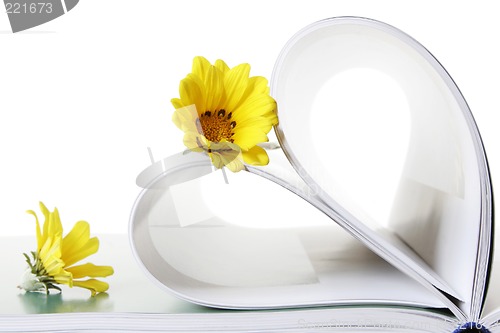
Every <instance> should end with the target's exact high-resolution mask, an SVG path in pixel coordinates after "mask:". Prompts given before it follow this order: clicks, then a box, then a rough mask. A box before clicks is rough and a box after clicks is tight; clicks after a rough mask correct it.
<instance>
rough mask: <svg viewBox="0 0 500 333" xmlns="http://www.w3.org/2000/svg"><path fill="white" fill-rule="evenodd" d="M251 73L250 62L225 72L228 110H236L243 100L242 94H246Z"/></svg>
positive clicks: (226, 106)
mask: <svg viewBox="0 0 500 333" xmlns="http://www.w3.org/2000/svg"><path fill="white" fill-rule="evenodd" d="M249 74H250V65H249V64H240V65H238V66H236V67H233V68H231V69H230V70H229V72H227V73H225V75H224V88H225V89H226V96H227V100H226V105H225V108H226V109H227V110H235V109H236V107H237V106H238V105H239V104H240V103H241V102H242V96H243V95H244V94H245V91H246V88H247V85H248V75H249Z"/></svg>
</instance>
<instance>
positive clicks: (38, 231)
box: [26, 209, 45, 251]
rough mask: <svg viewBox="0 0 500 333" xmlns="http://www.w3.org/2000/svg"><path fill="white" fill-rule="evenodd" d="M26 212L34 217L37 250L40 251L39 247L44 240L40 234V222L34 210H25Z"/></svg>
mask: <svg viewBox="0 0 500 333" xmlns="http://www.w3.org/2000/svg"><path fill="white" fill-rule="evenodd" d="M26 213H28V214H31V215H33V216H34V217H35V220H36V243H37V251H40V249H41V248H42V246H43V243H44V242H45V238H44V237H43V236H42V231H41V229H40V222H39V221H38V216H36V213H35V212H34V211H32V210H31V209H30V210H27V211H26Z"/></svg>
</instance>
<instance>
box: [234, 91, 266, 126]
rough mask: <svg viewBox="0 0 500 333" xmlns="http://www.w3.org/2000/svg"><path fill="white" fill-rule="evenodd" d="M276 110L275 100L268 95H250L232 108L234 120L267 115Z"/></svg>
mask: <svg viewBox="0 0 500 333" xmlns="http://www.w3.org/2000/svg"><path fill="white" fill-rule="evenodd" d="M274 110H276V101H275V100H274V99H273V98H272V97H271V96H269V95H265V94H259V95H252V96H251V97H250V98H248V99H247V100H245V101H244V102H243V103H242V104H240V105H239V106H238V108H237V109H236V110H234V112H233V115H234V120H235V121H236V122H238V121H240V122H241V121H243V120H245V119H248V118H253V117H258V116H264V115H268V114H270V113H271V112H273V111H274Z"/></svg>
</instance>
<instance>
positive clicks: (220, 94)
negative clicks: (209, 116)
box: [197, 66, 225, 112]
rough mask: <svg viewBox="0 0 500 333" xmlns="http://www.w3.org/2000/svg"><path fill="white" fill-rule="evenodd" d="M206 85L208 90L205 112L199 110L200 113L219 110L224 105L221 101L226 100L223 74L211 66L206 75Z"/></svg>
mask: <svg viewBox="0 0 500 333" xmlns="http://www.w3.org/2000/svg"><path fill="white" fill-rule="evenodd" d="M204 84H205V89H206V93H205V110H203V109H198V112H203V111H207V110H208V111H216V110H219V109H220V108H221V105H222V104H221V101H223V100H224V98H225V93H224V81H223V74H222V72H221V71H220V70H219V69H217V68H216V67H215V66H210V68H209V69H208V71H207V73H206V76H205V80H204ZM197 107H198V105H197Z"/></svg>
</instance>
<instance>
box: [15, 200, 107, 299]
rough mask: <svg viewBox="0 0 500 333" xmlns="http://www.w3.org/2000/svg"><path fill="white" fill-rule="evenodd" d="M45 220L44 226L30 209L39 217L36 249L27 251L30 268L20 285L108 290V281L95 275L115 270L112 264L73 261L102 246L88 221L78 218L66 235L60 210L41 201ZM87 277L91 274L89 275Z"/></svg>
mask: <svg viewBox="0 0 500 333" xmlns="http://www.w3.org/2000/svg"><path fill="white" fill-rule="evenodd" d="M40 210H41V211H42V213H43V215H44V217H45V221H44V223H43V230H41V228H40V223H39V221H38V216H37V215H36V213H35V212H34V211H32V210H28V213H29V214H31V215H33V216H34V217H35V220H36V238H37V245H38V246H37V250H36V251H33V252H31V256H32V258H30V256H28V255H27V254H24V256H25V257H26V261H27V263H28V265H29V268H28V269H27V270H26V272H25V274H24V275H23V278H22V282H21V284H20V285H19V288H21V289H24V290H26V291H45V292H47V293H48V292H49V290H50V289H56V290H59V291H61V288H59V287H58V286H57V285H56V284H65V285H68V286H69V287H73V286H76V287H81V288H86V289H88V290H90V292H91V294H92V296H94V295H96V293H99V292H104V291H106V290H108V288H109V285H108V283H106V282H103V281H100V280H97V279H94V278H95V277H106V276H109V275H112V274H113V273H114V271H113V268H112V267H111V266H96V265H94V264H91V263H86V264H83V265H76V266H73V264H75V263H77V262H78V261H80V260H82V259H84V258H86V257H88V256H90V255H92V254H94V253H96V252H97V250H98V249H99V240H98V239H97V238H96V237H93V238H90V226H89V224H88V223H87V222H85V221H79V222H77V223H76V224H75V226H74V227H73V229H72V230H71V231H70V232H69V233H68V234H67V235H66V236H65V237H64V238H63V228H62V224H61V219H60V218H59V212H58V210H57V208H56V209H54V211H53V212H50V211H49V210H48V209H47V207H45V205H44V204H43V203H42V202H40ZM85 278H90V279H86V280H85Z"/></svg>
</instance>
